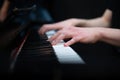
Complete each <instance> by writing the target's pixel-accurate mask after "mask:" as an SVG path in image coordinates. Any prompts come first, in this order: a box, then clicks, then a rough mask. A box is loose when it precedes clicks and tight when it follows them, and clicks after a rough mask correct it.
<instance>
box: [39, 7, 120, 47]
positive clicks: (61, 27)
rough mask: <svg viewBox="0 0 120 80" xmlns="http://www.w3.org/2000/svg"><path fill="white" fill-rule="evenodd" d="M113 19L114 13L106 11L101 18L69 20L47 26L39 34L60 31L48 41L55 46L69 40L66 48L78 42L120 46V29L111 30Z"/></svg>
mask: <svg viewBox="0 0 120 80" xmlns="http://www.w3.org/2000/svg"><path fill="white" fill-rule="evenodd" d="M111 19H112V11H111V10H109V9H106V11H105V12H104V14H103V15H102V16H101V17H98V18H94V19H67V20H64V21H61V22H58V23H54V24H45V25H43V26H42V27H41V28H40V29H39V33H40V34H44V33H45V32H47V31H49V30H58V32H57V33H56V34H54V35H53V36H52V37H51V38H49V39H48V41H50V42H51V43H52V44H53V45H56V44H57V43H59V41H61V40H64V39H67V38H69V40H68V41H67V42H66V43H64V46H70V45H72V44H74V43H76V42H80V43H86V44H87V43H96V42H98V41H103V42H106V43H109V44H112V45H115V46H120V35H119V34H120V29H113V28H110V25H111V24H110V23H111Z"/></svg>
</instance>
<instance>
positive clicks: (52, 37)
mask: <svg viewBox="0 0 120 80" xmlns="http://www.w3.org/2000/svg"><path fill="white" fill-rule="evenodd" d="M59 35H60V33H59V32H57V33H56V34H54V35H53V36H51V37H50V38H49V39H48V41H50V42H52V41H53V40H55V39H56V38H57V37H58V36H59Z"/></svg>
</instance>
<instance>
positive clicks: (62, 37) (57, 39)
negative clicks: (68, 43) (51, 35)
mask: <svg viewBox="0 0 120 80" xmlns="http://www.w3.org/2000/svg"><path fill="white" fill-rule="evenodd" d="M64 38H65V35H64V34H60V35H59V36H57V37H56V39H54V40H53V42H52V45H56V44H57V43H59V42H60V41H61V40H63V39H64Z"/></svg>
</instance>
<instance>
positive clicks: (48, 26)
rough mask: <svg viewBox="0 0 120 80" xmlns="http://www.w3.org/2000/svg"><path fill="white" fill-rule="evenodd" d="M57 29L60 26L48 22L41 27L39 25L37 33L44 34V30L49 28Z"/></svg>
mask: <svg viewBox="0 0 120 80" xmlns="http://www.w3.org/2000/svg"><path fill="white" fill-rule="evenodd" d="M58 29H60V26H58V25H55V24H48V25H44V26H43V27H41V29H40V31H39V33H40V34H45V32H47V31H49V30H58Z"/></svg>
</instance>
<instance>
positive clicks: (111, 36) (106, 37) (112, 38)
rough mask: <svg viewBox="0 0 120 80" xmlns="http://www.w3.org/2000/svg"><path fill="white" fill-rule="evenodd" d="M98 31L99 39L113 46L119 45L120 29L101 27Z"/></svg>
mask: <svg viewBox="0 0 120 80" xmlns="http://www.w3.org/2000/svg"><path fill="white" fill-rule="evenodd" d="M100 32H101V39H100V40H101V41H104V42H106V43H109V44H112V45H115V46H120V29H110V28H105V29H101V30H100Z"/></svg>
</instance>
